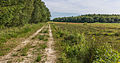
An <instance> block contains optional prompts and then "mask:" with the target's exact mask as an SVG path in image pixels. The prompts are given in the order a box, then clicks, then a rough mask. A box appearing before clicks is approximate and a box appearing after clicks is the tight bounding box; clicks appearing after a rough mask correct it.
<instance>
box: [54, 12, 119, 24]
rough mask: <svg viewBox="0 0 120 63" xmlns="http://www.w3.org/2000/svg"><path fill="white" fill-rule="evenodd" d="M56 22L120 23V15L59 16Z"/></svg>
mask: <svg viewBox="0 0 120 63" xmlns="http://www.w3.org/2000/svg"><path fill="white" fill-rule="evenodd" d="M53 21H55V22H74V23H85V22H87V23H95V22H100V23H120V15H116V14H111V15H109V14H86V15H81V16H75V17H73V16H72V17H59V18H55V19H53Z"/></svg>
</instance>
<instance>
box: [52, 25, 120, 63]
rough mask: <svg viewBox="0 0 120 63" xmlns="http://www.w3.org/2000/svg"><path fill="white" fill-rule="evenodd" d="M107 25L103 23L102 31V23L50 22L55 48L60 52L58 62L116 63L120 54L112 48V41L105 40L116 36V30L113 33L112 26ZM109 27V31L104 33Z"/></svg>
mask: <svg viewBox="0 0 120 63" xmlns="http://www.w3.org/2000/svg"><path fill="white" fill-rule="evenodd" d="M95 25H96V26H98V27H99V28H98V27H96V26H95ZM108 25H110V24H108ZM108 25H107V27H105V24H104V27H105V29H104V31H103V30H101V28H103V27H102V26H103V25H102V24H101V25H99V24H92V25H90V24H89V23H88V24H87V25H85V26H84V24H68V25H66V24H52V29H53V32H54V33H53V36H54V38H55V40H56V41H57V44H56V49H57V50H58V51H59V52H60V57H59V59H58V60H59V61H58V63H117V62H118V61H119V59H120V54H119V52H118V51H116V50H115V49H114V48H113V46H114V45H113V43H112V42H108V41H107V39H108V37H109V38H110V37H112V39H113V36H114V37H117V36H115V35H114V34H115V33H116V32H117V31H116V32H115V33H114V32H113V29H114V28H112V27H111V26H109V27H110V28H109V27H108ZM118 25H119V24H118ZM118 25H117V27H118ZM98 29H99V31H98ZM109 29H110V32H109V33H105V32H106V31H107V32H108V31H109ZM111 29H112V30H111ZM115 30H116V28H115ZM88 32H89V33H88ZM105 34H106V35H105ZM60 35H62V36H61V37H60ZM106 37H107V39H105V38H106ZM100 39H101V40H100ZM108 40H110V39H108ZM100 41H101V42H100ZM111 45H112V46H111ZM57 46H59V47H57ZM115 46H116V45H115ZM118 47H119V46H118ZM117 49H119V48H117Z"/></svg>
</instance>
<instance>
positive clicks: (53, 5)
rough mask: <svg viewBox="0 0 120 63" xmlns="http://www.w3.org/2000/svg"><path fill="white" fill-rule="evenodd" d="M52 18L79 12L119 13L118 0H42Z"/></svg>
mask: <svg viewBox="0 0 120 63" xmlns="http://www.w3.org/2000/svg"><path fill="white" fill-rule="evenodd" d="M43 1H44V2H45V3H46V5H47V7H48V8H49V9H50V11H51V13H52V18H54V17H62V16H72V15H73V16H75V15H81V14H93V13H96V14H120V0H43Z"/></svg>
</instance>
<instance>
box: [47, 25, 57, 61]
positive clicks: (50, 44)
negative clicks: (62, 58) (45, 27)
mask: <svg viewBox="0 0 120 63" xmlns="http://www.w3.org/2000/svg"><path fill="white" fill-rule="evenodd" d="M49 36H50V38H49V39H48V40H49V41H48V43H47V46H48V47H47V48H46V49H45V54H46V56H47V57H46V58H47V60H46V61H45V63H56V54H55V52H56V51H55V50H54V46H53V45H54V39H53V35H52V30H51V27H50V24H49Z"/></svg>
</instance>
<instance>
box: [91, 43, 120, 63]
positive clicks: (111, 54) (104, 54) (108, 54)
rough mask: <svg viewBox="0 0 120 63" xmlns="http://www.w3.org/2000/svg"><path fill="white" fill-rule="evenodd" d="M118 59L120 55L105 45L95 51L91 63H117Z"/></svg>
mask: <svg viewBox="0 0 120 63" xmlns="http://www.w3.org/2000/svg"><path fill="white" fill-rule="evenodd" d="M119 59H120V54H119V53H118V52H117V51H115V50H113V49H112V48H111V47H110V46H108V44H106V46H101V47H100V48H97V49H96V50H95V59H94V60H93V63H117V62H118V61H119Z"/></svg>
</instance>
